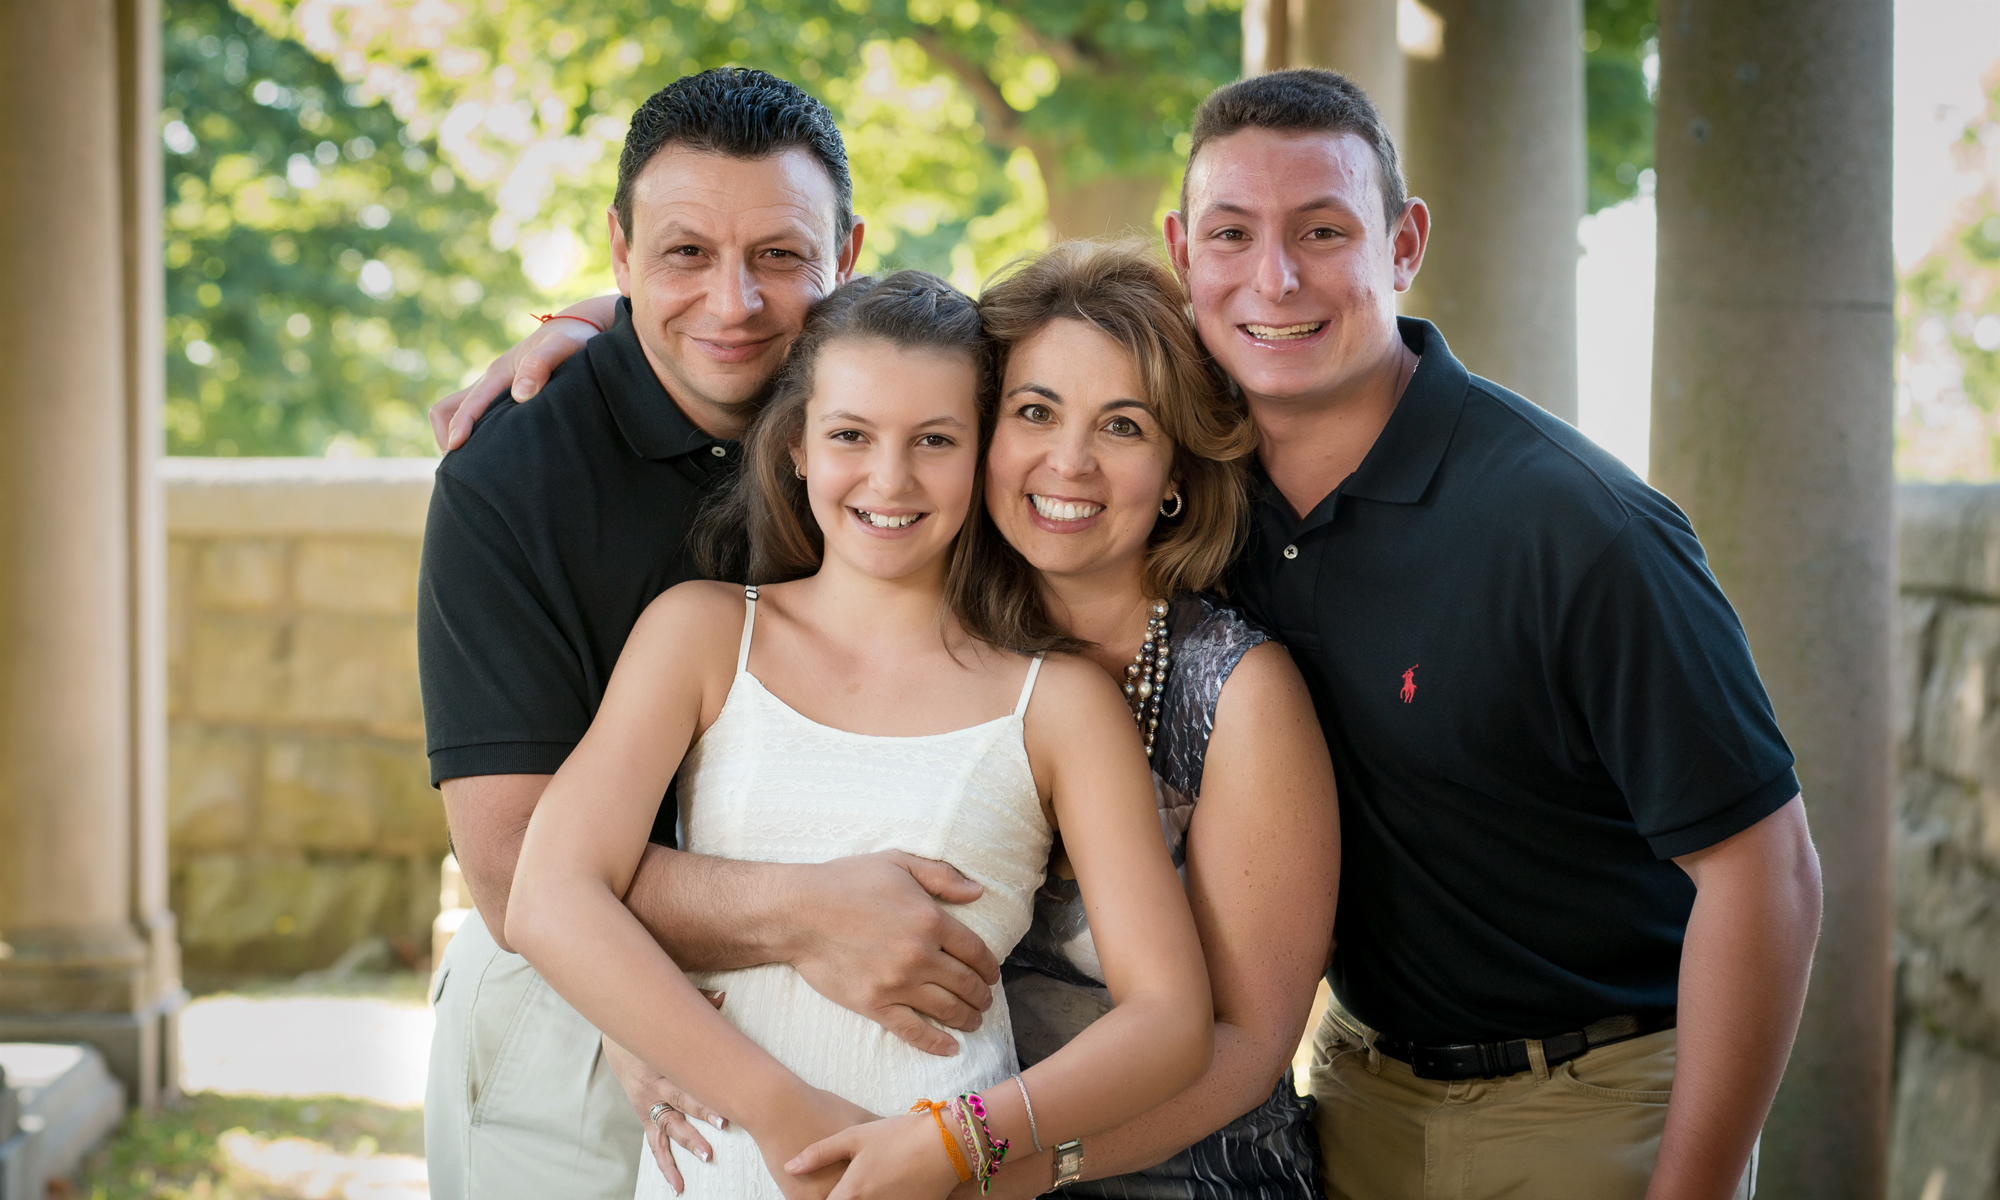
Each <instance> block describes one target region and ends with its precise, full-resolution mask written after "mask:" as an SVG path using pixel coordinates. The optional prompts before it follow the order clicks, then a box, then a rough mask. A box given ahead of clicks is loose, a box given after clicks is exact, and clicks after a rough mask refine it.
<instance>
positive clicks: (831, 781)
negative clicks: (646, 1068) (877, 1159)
mask: <svg viewBox="0 0 2000 1200" xmlns="http://www.w3.org/2000/svg"><path fill="white" fill-rule="evenodd" d="M756 617H757V589H755V588H746V589H745V594H744V615H743V643H742V646H741V648H740V649H739V650H738V652H737V657H736V677H735V679H734V681H733V682H732V683H731V685H730V688H729V695H728V697H727V698H726V699H725V700H724V702H723V705H722V711H721V713H719V714H718V715H717V716H716V719H715V723H714V724H713V725H711V726H709V728H708V730H707V732H705V733H704V734H703V735H702V737H701V740H700V741H699V742H697V743H696V744H695V745H694V747H693V748H692V749H691V750H690V751H689V753H688V757H687V760H686V762H685V763H683V764H682V767H681V771H680V776H679V782H680V804H681V830H682V845H683V847H684V848H685V849H687V850H689V851H691V852H693V853H696V854H708V855H714V856H717V857H721V858H734V859H740V860H746V861H758V862H787V863H812V862H826V861H829V860H832V859H836V858H844V857H847V856H849V855H855V854H870V853H874V852H876V851H880V850H902V851H906V852H908V853H910V854H916V855H921V856H923V857H925V858H934V859H940V860H943V861H945V862H948V863H950V864H951V865H952V866H954V867H957V868H958V869H959V871H961V872H963V873H964V874H965V875H966V876H967V877H969V878H971V879H973V880H975V881H977V882H978V883H979V884H980V885H982V886H983V887H984V888H985V891H984V892H982V893H981V894H980V897H979V899H978V900H975V901H974V902H972V903H971V904H964V905H952V906H950V908H951V915H952V916H954V917H956V918H957V919H958V920H960V921H962V922H963V923H964V924H965V925H966V926H967V927H968V928H969V929H971V930H972V932H973V933H975V934H977V935H978V936H979V937H980V938H981V939H982V940H983V941H985V943H986V945H987V947H988V948H989V949H990V950H992V951H993V953H994V955H995V956H996V957H998V958H1002V959H1004V958H1006V957H1007V952H1008V951H1009V950H1011V949H1012V948H1013V946H1014V943H1015V942H1017V941H1019V940H1020V939H1021V935H1022V934H1023V933H1025V932H1026V931H1027V928H1028V922H1029V919H1030V916H1031V914H1032V910H1033V904H1034V894H1035V889H1036V888H1037V887H1038V886H1040V884H1041V882H1042V875H1043V872H1044V869H1045V868H1046V867H1047V865H1048V860H1049V848H1050V844H1051V841H1052V834H1051V831H1050V829H1049V826H1048V821H1047V819H1046V818H1045V817H1044V816H1043V813H1042V805H1041V799H1040V796H1039V795H1038V793H1037V791H1036V788H1035V780H1034V775H1033V773H1032V772H1031V771H1030V769H1029V766H1028V754H1027V749H1026V747H1025V746H1024V745H1023V743H1022V735H1021V729H1022V726H1021V718H1022V715H1023V714H1024V713H1026V712H1027V709H1028V699H1029V697H1030V695H1032V694H1033V692H1034V688H1035V676H1036V675H1037V674H1038V673H1039V671H1040V670H1041V665H1042V664H1041V658H1040V657H1039V656H1037V657H1036V658H1035V659H1034V661H1033V662H1031V663H1030V664H1029V666H1028V674H1027V680H1026V682H1025V683H1023V684H1022V687H1021V698H1020V701H1019V703H1017V704H1016V705H1015V706H1014V711H1013V712H1011V713H1009V714H1008V715H1006V716H1004V717H1000V718H998V719H996V720H992V721H987V722H985V723H983V724H979V725H974V726H971V727H970V728H966V729H958V730H953V731H952V732H950V733H938V734H928V735H924V736H920V737H879V736H874V735H870V734H862V733H850V732H848V731H846V730H843V729H835V728H832V727H831V726H827V725H822V724H820V723H819V722H817V721H813V720H809V719H807V718H806V717H804V716H802V715H800V714H799V713H798V712H797V711H796V710H794V709H792V708H791V707H790V706H789V705H787V704H785V703H784V702H783V701H782V700H779V699H778V698H777V697H776V696H774V695H772V694H771V693H770V692H769V691H767V690H765V688H764V685H763V684H762V683H760V682H759V681H758V679H757V677H756V676H754V675H752V674H751V673H750V636H751V631H752V627H753V625H754V623H755V621H756ZM691 977H692V978H693V980H694V982H695V983H696V984H697V985H698V986H700V987H704V988H708V989H711V990H719V991H723V992H727V993H728V998H727V999H726V1000H725V1001H724V1003H723V1006H722V1015H723V1016H724V1017H726V1018H728V1020H729V1021H730V1022H731V1023H732V1024H734V1025H735V1026H736V1027H737V1028H738V1029H741V1030H742V1031H743V1032H744V1033H745V1034H748V1035H749V1037H750V1039H751V1040H752V1041H754V1042H756V1043H757V1044H758V1045H759V1046H762V1047H763V1048H764V1049H765V1050H768V1051H769V1052H770V1053H771V1054H772V1055H773V1056H775V1057H776V1058H777V1059H778V1060H779V1061H780V1062H782V1063H784V1064H785V1066H787V1067H789V1068H791V1070H792V1071H794V1072H795V1073H797V1074H798V1075H799V1077H800V1078H802V1079H804V1080H805V1081H806V1082H807V1083H809V1084H811V1085H813V1086H814V1087H819V1088H824V1089H826V1090H827V1091H830V1092H834V1093H837V1094H838V1095H841V1096H845V1097H846V1098H847V1099H849V1100H852V1101H854V1102H855V1103H856V1104H859V1105H861V1106H862V1107H863V1108H866V1109H868V1110H869V1111H871V1112H874V1113H877V1114H880V1115H883V1116H889V1115H894V1114H896V1113H900V1112H902V1111H903V1110H904V1109H906V1108H908V1107H909V1105H910V1103H911V1102H912V1101H914V1100H916V1099H917V1098H918V1097H920V1096H928V1097H931V1098H932V1099H944V1098H945V1097H947V1096H953V1095H957V1094H958V1093H960V1092H965V1091H976V1090H980V1089H983V1088H987V1087H991V1086H993V1085H994V1084H997V1083H1004V1082H1006V1080H1007V1078H1008V1077H1009V1076H1010V1075H1012V1074H1013V1073H1014V1072H1015V1071H1016V1070H1017V1069H1018V1068H1017V1067H1016V1065H1015V1058H1014V1038H1013V1021H1012V1019H1011V1018H1010V1016H1009V1015H1008V1011H1007V1001H1006V996H1005V994H1004V993H1003V992H1002V991H1001V990H1000V989H998V988H995V989H994V992H993V1007H992V1008H991V1009H990V1010H989V1011H988V1012H987V1013H986V1015H985V1019H984V1020H983V1021H982V1022H981V1023H980V1027H979V1029H978V1031H977V1032H975V1033H969V1034H968V1033H960V1032H958V1031H957V1030H950V1029H948V1030H945V1032H947V1033H949V1034H950V1035H951V1036H952V1037H953V1038H955V1039H957V1041H958V1043H959V1051H958V1054H957V1055H956V1056H953V1057H950V1058H942V1057H939V1056H937V1055H933V1054H926V1053H924V1052H923V1051H921V1050H918V1049H916V1048H914V1047H912V1046H910V1045H909V1044H908V1043H906V1042H904V1041H903V1040H902V1039H900V1038H898V1037H896V1036H895V1035H893V1034H891V1033H889V1032H888V1031H887V1030H884V1029H883V1028H882V1027H881V1026H879V1025H877V1024H875V1023H874V1022H873V1021H870V1020H868V1019H867V1018H866V1017H863V1016H860V1015H858V1014H856V1013H853V1012H849V1011H848V1010H847V1009H844V1008H842V1007H840V1006H839V1005H837V1004H835V1003H833V1002H832V1001H831V1000H828V999H826V998H825V997H823V996H821V995H820V994H819V993H817V992H815V991H813V990H812V988H811V987H809V986H807V985H806V982H805V980H804V979H802V978H801V977H800V976H799V973H798V972H797V971H794V970H793V969H792V968H791V967H789V966H785V965H782V964H776V965H767V966H761V967H751V968H748V969H746V970H741V971H718V972H712V973H697V974H694V975H692V976H691ZM702 1134H703V1136H704V1137H706V1138H707V1139H708V1142H709V1144H710V1145H711V1146H712V1147H713V1148H714V1150H715V1154H714V1156H713V1157H712V1158H711V1159H710V1161H708V1162H706V1163H704V1162H701V1161H699V1160H697V1159H696V1158H695V1157H694V1155H692V1154H689V1153H687V1152H685V1151H681V1150H678V1149H676V1152H675V1160H676V1162H677V1163H678V1164H679V1166H680V1170H681V1174H682V1176H683V1177H684V1178H685V1179H686V1181H687V1191H686V1193H685V1197H686V1200H760V1198H768V1200H779V1197H780V1195H781V1193H780V1192H779V1190H778V1185H777V1183H776V1182H775V1181H774V1180H773V1179H772V1178H771V1176H770V1173H769V1172H768V1171H767V1170H766V1168H765V1166H764V1160H763V1156H762V1155H761V1154H759V1153H758V1150H757V1145H756V1143H755V1142H754V1141H753V1140H752V1139H751V1138H750V1135H748V1134H747V1133H744V1132H743V1131H742V1130H740V1129H738V1128H736V1127H735V1126H734V1125H733V1124H732V1125H731V1127H730V1128H729V1129H726V1130H714V1129H709V1128H707V1127H703V1129H702ZM637 1196H638V1200H672V1197H673V1189H672V1188H670V1187H669V1186H668V1185H667V1182H666V1179H665V1178H664V1177H663V1176H662V1175H661V1174H660V1170H659V1167H658V1166H657V1165H656V1164H655V1163H654V1162H653V1156H652V1153H651V1151H650V1150H649V1151H646V1152H644V1153H643V1154H642V1156H641V1160H640V1164H639V1187H638V1192H637Z"/></svg>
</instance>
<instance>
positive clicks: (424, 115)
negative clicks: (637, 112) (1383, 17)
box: [166, 0, 1656, 453]
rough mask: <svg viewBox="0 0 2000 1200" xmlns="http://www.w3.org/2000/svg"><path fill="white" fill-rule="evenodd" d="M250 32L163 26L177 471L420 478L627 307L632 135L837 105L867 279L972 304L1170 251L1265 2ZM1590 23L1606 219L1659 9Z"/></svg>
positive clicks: (1036, 1)
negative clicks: (469, 396)
mask: <svg viewBox="0 0 2000 1200" xmlns="http://www.w3.org/2000/svg"><path fill="white" fill-rule="evenodd" d="M235 5H236V9H237V10H238V13H240V14H244V15H238V13H232V12H231V11H230V10H229V9H228V7H227V6H226V5H225V3H224V0H168V3H167V31H166V46H167V56H168V65H167V77H168V97H167V108H168V109H169V112H168V113H167V114H166V122H167V124H166V131H167V132H166V136H167V138H168V142H169V151H170V153H169V156H168V159H169V180H168V204H169V214H168V254H169V259H168V261H169V268H170V288H171V296H170V308H171V313H172V321H173V324H172V325H171V327H170V330H169V337H170V346H171V348H172V350H173V352H174V358H173V359H172V364H173V365H172V368H171V371H170V389H169V390H170V405H169V418H168V426H169V438H170V446H171V447H172V449H173V450H174V452H177V453H204V452H206V453H281V452H295V453H314V452H319V451H321V450H323V449H325V448H327V447H329V446H331V447H336V448H348V449H353V450H357V451H361V452H371V451H372V452H381V453H395V452H421V450H422V449H423V447H424V446H425V444H426V439H427V436H428V435H427V433H426V432H425V430H424V428H423V424H422V421H421V412H420V410H421V407H422V405H423V404H424V403H425V402H427V401H428V400H429V399H431V398H434V397H435V396H436V395H437V394H438V393H439V392H441V391H444V390H447V389H448V388H449V387H451V386H455V385H456V383H457V382H458V380H459V379H460V378H461V377H462V375H463V374H464V372H465V370H466V367H467V365H468V364H475V365H476V364H479V363H481V362H483V361H484V360H485V359H486V358H487V357H489V356H490V355H491V354H492V353H493V352H494V351H495V349H496V348H497V347H498V346H499V345H501V344H504V343H505V342H507V341H510V340H512V338H513V337H515V336H518V334H519V333H521V332H523V331H524V329H525V328H526V326H525V325H524V324H523V322H525V321H526V318H525V316H524V315H523V314H524V313H525V311H526V308H527V307H528V305H529V304H530V303H531V302H532V300H540V301H542V302H543V303H547V302H548V301H549V299H550V298H551V297H555V296H568V295H575V294H579V293H581V292H586V291H595V290H599V289H601V288H603V287H605V286H607V284H608V281H609V276H608V267H609V263H608V251H607V248H606V245H605V238H604V233H603V229H604V216H603V213H604V206H605V203H606V201H607V199H608V198H609V196H610V194H611V191H612V185H613V181H614V179H615V173H616V167H617V151H618V147H619V145H620V143H621V142H622V139H623V137H624V130H625V120H626V117H627V115H628V114H629V113H630V112H631V110H632V109H633V108H634V107H636V106H637V105H638V104H639V103H640V101H642V100H643V99H644V98H645V97H646V96H647V95H649V94H650V93H651V92H652V91H653V90H655V89H656V88H657V87H659V86H661V85H662V84H664V83H666V82H668V81H669V80H671V79H672V78H674V77H676V76H678V75H680V74H683V73H685V72H690V71H695V70H700V69H702V68H705V67H709V66H714V65H718V64H721V63H728V62H737V63H745V64H750V65H755V66H761V67H765V68H767V69H770V70H773V71H776V72H778V73H780V74H783V75H785V76H787V77H788V78H791V79H794V80H797V81H799V82H800V83H802V84H803V85H805V86H806V87H808V88H809V89H811V90H813V91H814V92H815V93H817V94H818V95H819V96H821V97H822V98H823V99H825V100H826V101H827V103H828V104H829V106H830V107H831V108H832V109H833V110H834V113H835V115H836V117H837V118H838V119H839V120H840V123H841V126H842V129H843V130H844V131H845V132H846V134H847V138H848V144H849V151H850V155H851V158H852V160H853V165H854V174H855V204H856V208H857V209H858V210H859V211H860V212H861V213H862V214H863V215H864V216H865V217H866V218H867V220H868V222H869V235H868V240H867V244H866V246H865V247H864V252H863V259H862V263H861V267H862V269H863V270H879V269H882V268H884V267H901V266H913V267H921V268H924V269H927V270H931V271H935V272H938V273H939V274H944V275H948V276H950V277H951V278H953V279H954V280H955V281H956V282H958V283H959V284H960V285H961V286H965V287H968V288H969V287H972V286H975V285H976V284H977V282H978V280H979V279H980V278H982V277H983V276H984V275H985V274H986V273H987V272H989V271H991V270H992V269H993V268H995V267H997V266H998V265H1000V264H1001V263H1003V262H1004V261H1006V260H1007V259H1009V258H1011V257H1014V256H1015V255H1017V254H1020V253H1023V252H1025V251H1029V250H1032V249H1035V248H1036V247H1038V246H1040V245H1042V244H1044V243H1045V241H1046V240H1047V238H1048V237H1049V236H1050V235H1051V234H1055V235H1058V236H1068V235H1078V234H1094V233H1100V232H1105V231H1107V230H1113V231H1115V230H1117V229H1120V228H1124V227H1127V226H1135V227H1139V228H1151V227H1153V226H1154V224H1155V221H1156V218H1157V214H1158V213H1159V211H1160V210H1161V209H1162V208H1163V207H1164V206H1165V204H1166V203H1167V201H1168V199H1169V197H1170V195H1171V192H1170V189H1171V187H1172V186H1173V185H1174V184H1175V183H1177V182H1178V173H1179V168H1180V166H1181V163H1182V160H1183V158H1184V156H1185V154H1186V149H1187V145H1188V129H1187V123H1188V119H1189V117H1190V116H1191V115H1192V113H1193V110H1194V108H1195V106H1196V104H1198V103H1199V101H1200V99H1201V98H1202V97H1203V96H1204V95H1206V94H1207V93H1208V92H1209V91H1210V90H1211V89H1212V88H1214V87H1215V86H1217V85H1219V84H1221V83H1224V82H1226V81H1228V80H1229V79H1231V78H1234V77H1235V75H1236V74H1237V71H1238V68H1239V63H1240V58H1241V47H1242V24H1241V6H1242V0H567V2H565V3H562V4H557V5H547V4H539V3H530V2H529V0H479V2H473V0H235ZM1584 10H1585V26H1586V33H1585V36H1584V46H1583V52H1584V54H1585V62H1586V86H1587V95H1588V102H1589V161H1590V173H1589V179H1590V207H1591V209H1592V211H1595V210H1596V209H1597V208H1600V207H1603V206H1604V205H1606V204H1610V203H1615V202H1617V201H1618V200H1622V199H1625V198H1627V197H1629V196H1631V195H1633V194H1634V193H1635V192H1636V191H1637V190H1638V189H1639V186H1640V180H1641V174H1642V172H1644V171H1645V170H1647V169H1648V168H1649V167H1650V165H1651V162H1652V144H1651V139H1652V101H1651V93H1650V85H1649V82H1648V79H1647V76H1646V73H1645V69H1644V64H1645V61H1646V59H1647V57H1648V56H1649V55H1650V54H1651V53H1652V49H1653V43H1654V40H1655V36H1656V33H1655V15H1654V12H1655V0H1584ZM357 139H359V140H358V141H357ZM183 145H185V147H186V148H185V149H183V148H182V146H183ZM302 181H306V182H303V183H302ZM461 184H463V185H465V186H460V185H461ZM384 214H387V215H388V218H389V220H388V223H386V224H380V223H374V222H380V221H381V220H382V218H383V216H384ZM385 280H386V281H392V282H393V289H391V288H390V286H389V285H388V284H387V283H385ZM371 289H372V290H371Z"/></svg>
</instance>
